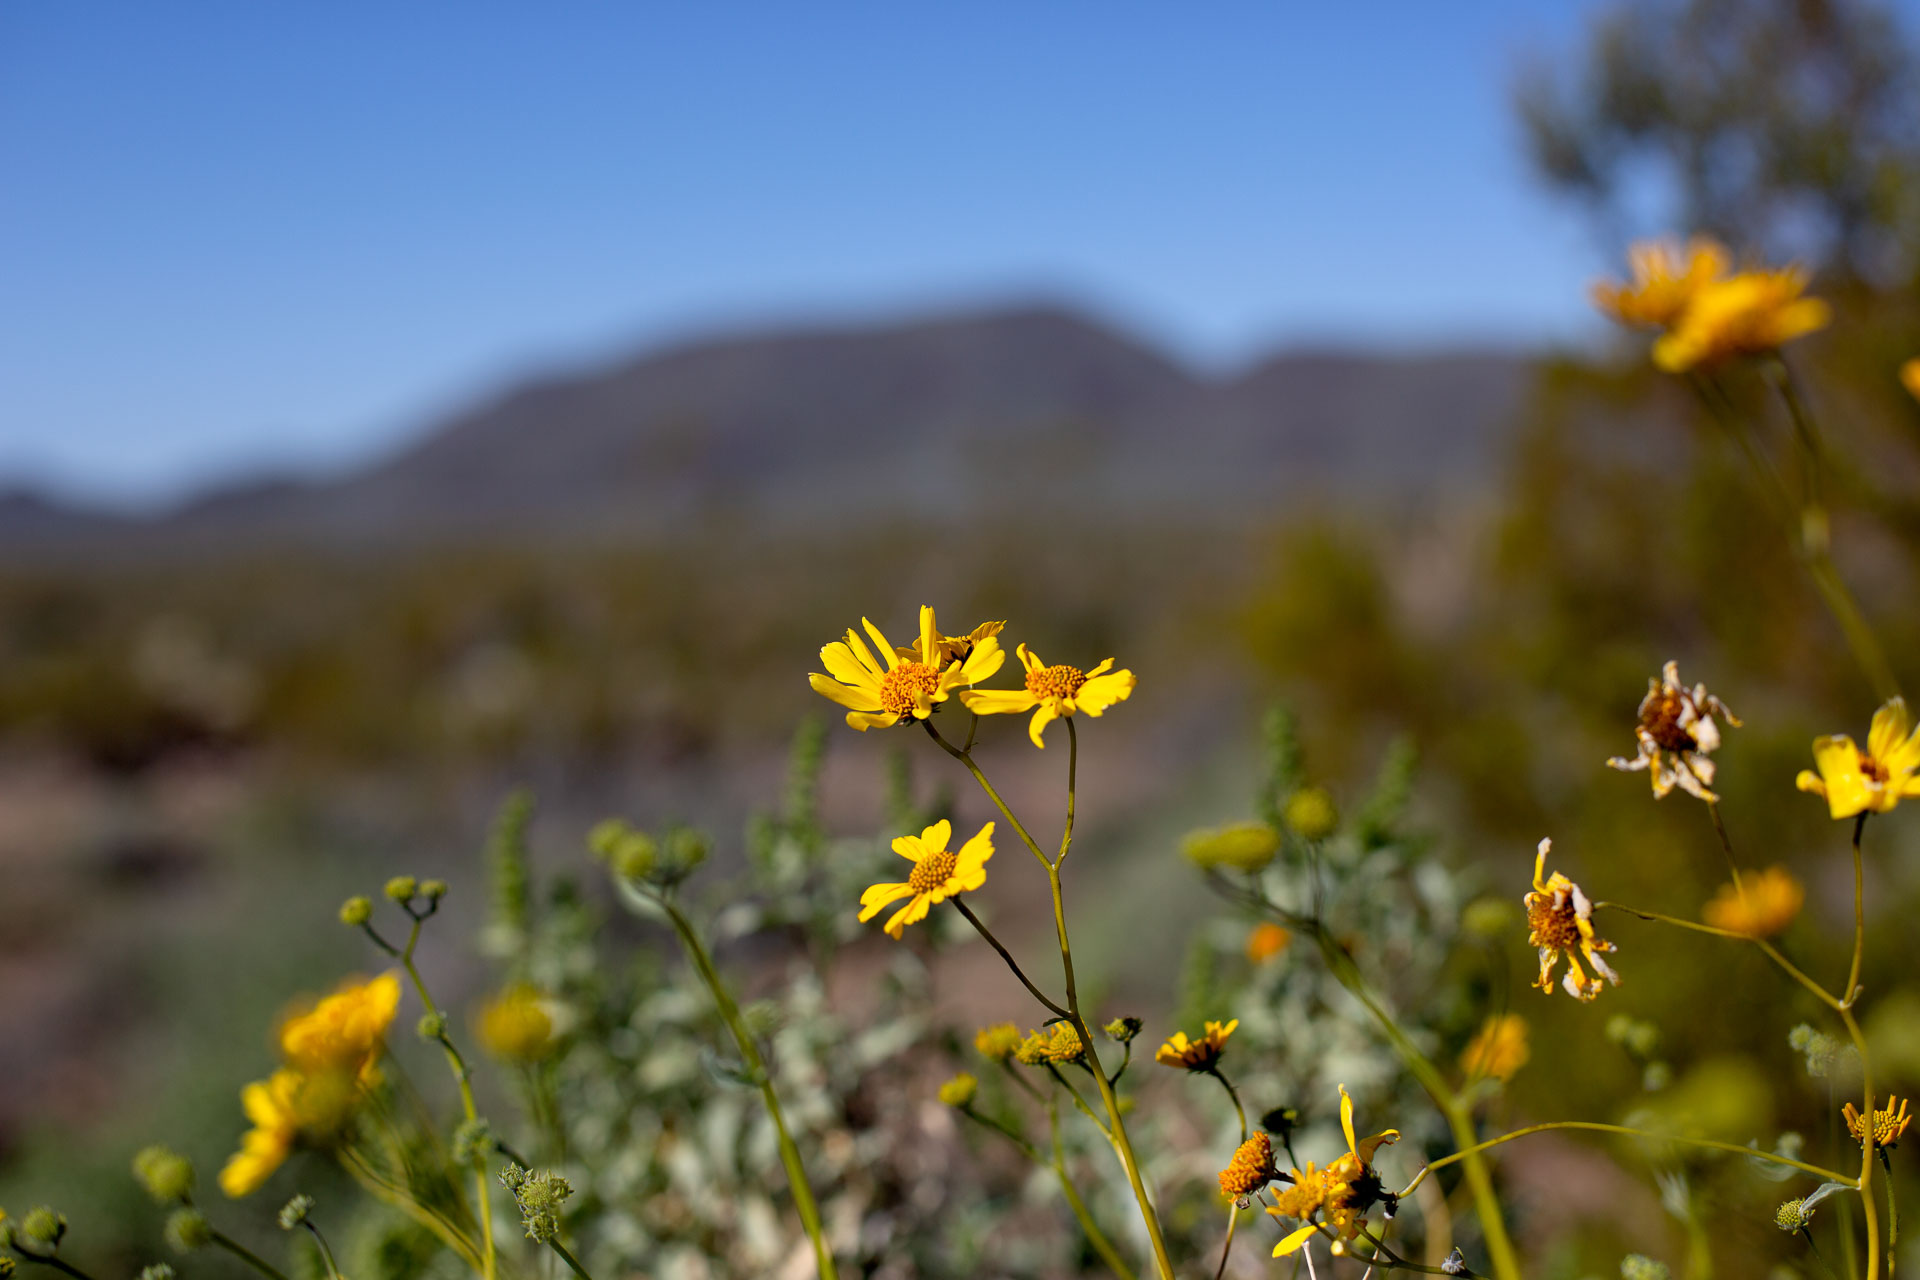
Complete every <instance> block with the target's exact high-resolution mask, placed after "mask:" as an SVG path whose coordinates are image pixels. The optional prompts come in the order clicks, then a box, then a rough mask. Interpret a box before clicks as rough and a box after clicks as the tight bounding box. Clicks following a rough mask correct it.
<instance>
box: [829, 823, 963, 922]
mask: <svg viewBox="0 0 1920 1280" xmlns="http://www.w3.org/2000/svg"><path fill="white" fill-rule="evenodd" d="M952 838H953V824H952V823H950V822H948V821H947V820H946V819H945V818H942V819H941V820H940V821H938V822H936V823H934V824H933V825H932V826H930V827H928V828H927V829H926V830H925V831H922V832H921V833H920V834H919V835H917V836H900V837H899V838H897V839H896V840H894V842H893V851H894V852H895V853H897V854H899V855H900V856H901V857H903V858H905V859H906V860H907V861H908V862H911V863H912V864H913V871H912V872H911V873H910V874H909V875H908V876H907V879H906V881H905V882H904V883H892V884H876V885H873V886H872V887H871V888H869V889H868V890H867V891H866V892H865V893H863V894H861V895H860V919H861V921H862V922H865V921H868V920H871V919H873V918H874V917H875V916H876V915H878V914H880V910H881V908H882V907H885V906H888V905H889V904H891V903H895V902H898V901H900V899H902V898H906V899H909V901H908V902H907V905H906V906H904V907H902V908H900V910H898V911H896V912H894V914H893V918H892V919H890V920H888V921H887V924H886V930H887V933H888V934H889V935H891V936H893V937H895V938H898V937H899V936H900V934H901V932H902V931H903V930H904V929H905V928H906V927H907V926H908V925H910V924H914V923H917V922H918V921H921V920H925V919H926V918H927V912H928V911H929V910H931V909H932V908H933V907H935V906H937V905H938V904H940V903H942V902H945V901H946V900H947V899H948V898H951V897H953V896H954V895H956V894H960V893H965V892H967V891H968V890H971V889H978V888H979V887H980V886H981V885H983V884H985V883H986V882H987V859H989V858H991V857H993V824H992V823H991V822H989V823H988V824H987V825H986V826H984V827H982V828H980V833H979V834H978V835H976V836H974V838H973V839H971V840H969V841H967V842H966V843H965V844H963V845H961V846H960V850H959V852H958V853H956V852H954V851H952V850H950V849H948V848H947V842H948V841H949V840H951V839H952Z"/></svg>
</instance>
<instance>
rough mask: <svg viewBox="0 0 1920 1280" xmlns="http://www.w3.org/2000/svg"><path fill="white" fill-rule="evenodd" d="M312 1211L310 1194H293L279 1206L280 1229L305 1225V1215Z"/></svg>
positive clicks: (285, 1229)
mask: <svg viewBox="0 0 1920 1280" xmlns="http://www.w3.org/2000/svg"><path fill="white" fill-rule="evenodd" d="M312 1212H313V1197H312V1196H295V1197H294V1198H293V1199H291V1200H289V1201H287V1202H286V1203H285V1204H284V1205H282V1206H280V1229H281V1230H282V1231H292V1230H293V1229H294V1228H295V1227H302V1226H305V1225H306V1222H307V1217H308V1215H309V1214H311V1213H312Z"/></svg>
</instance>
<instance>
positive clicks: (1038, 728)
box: [1027, 698, 1060, 751]
mask: <svg viewBox="0 0 1920 1280" xmlns="http://www.w3.org/2000/svg"><path fill="white" fill-rule="evenodd" d="M1059 718H1060V712H1059V710H1058V709H1057V707H1056V705H1055V703H1054V700H1053V699H1052V698H1049V699H1047V700H1046V701H1045V702H1042V703H1041V704H1040V706H1039V708H1038V709H1037V710H1035V711H1034V713H1033V719H1032V720H1031V721H1029V722H1028V723H1027V736H1028V737H1029V738H1032V739H1033V745H1034V746H1036V747H1038V748H1040V749H1041V750H1042V751H1045V750H1046V749H1047V744H1046V743H1045V742H1044V741H1042V740H1041V738H1040V735H1041V734H1043V733H1045V732H1046V729H1047V726H1048V725H1050V724H1052V723H1053V722H1054V721H1055V720H1058V719H1059Z"/></svg>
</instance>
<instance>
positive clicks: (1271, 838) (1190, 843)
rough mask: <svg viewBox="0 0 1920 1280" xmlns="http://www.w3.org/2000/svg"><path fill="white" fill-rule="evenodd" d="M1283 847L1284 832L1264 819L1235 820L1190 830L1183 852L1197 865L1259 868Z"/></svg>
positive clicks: (1250, 869)
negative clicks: (1250, 820) (1225, 823)
mask: <svg viewBox="0 0 1920 1280" xmlns="http://www.w3.org/2000/svg"><path fill="white" fill-rule="evenodd" d="M1279 851H1280V833H1279V832H1277V831H1275V830H1274V829H1273V828H1272V827H1270V826H1268V825H1267V824H1266V823H1264V822H1233V823H1229V824H1227V825H1226V826H1224V827H1203V828H1201V829H1200V830H1198V831H1191V832H1188V833H1187V838H1186V839H1184V840H1182V841H1181V842H1180V852H1182V853H1183V854H1185V855H1186V856H1187V860H1188V861H1190V862H1192V863H1193V864H1194V865H1195V866H1198V867H1204V868H1207V869H1212V868H1215V867H1224V868H1226V869H1228V870H1232V871H1249V872H1251V871H1259V870H1260V869H1261V868H1263V867H1265V866H1266V865H1267V864H1268V863H1269V862H1272V861H1273V855H1274V854H1276V853H1278V852H1279Z"/></svg>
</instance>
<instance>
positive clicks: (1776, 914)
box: [1701, 867, 1807, 938]
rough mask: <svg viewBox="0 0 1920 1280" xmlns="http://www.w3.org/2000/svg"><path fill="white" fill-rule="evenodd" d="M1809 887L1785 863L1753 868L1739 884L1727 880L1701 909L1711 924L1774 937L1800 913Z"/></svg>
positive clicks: (1738, 931)
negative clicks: (1804, 885) (1794, 875)
mask: <svg viewBox="0 0 1920 1280" xmlns="http://www.w3.org/2000/svg"><path fill="white" fill-rule="evenodd" d="M1806 896H1807V893H1806V890H1805V889H1804V888H1802V887H1801V885H1800V882H1799V881H1798V880H1795V879H1794V878H1793V877H1792V876H1791V875H1789V874H1788V873H1787V869H1786V868H1785V867H1768V868H1767V869H1766V870H1765V871H1750V872H1748V873H1747V874H1746V875H1744V876H1742V877H1741V878H1740V881H1739V883H1738V884H1723V885H1721V886H1720V889H1719V892H1717V893H1715V894H1714V896H1713V899H1712V901H1710V902H1708V903H1707V905H1706V907H1705V909H1704V910H1703V911H1702V912H1701V914H1702V915H1703V916H1705V917H1706V921H1707V923H1708V924H1710V925H1713V926H1714V927H1715V928H1718V929H1731V930H1732V931H1733V932H1735V933H1744V934H1746V935H1747V936H1748V937H1751V938H1771V937H1772V936H1773V935H1774V934H1776V933H1779V932H1780V931H1781V930H1783V929H1785V928H1786V927H1787V926H1788V925H1790V924H1792V923H1793V920H1794V917H1795V916H1797V915H1799V914H1800V904H1801V903H1802V902H1804V901H1805V900H1806Z"/></svg>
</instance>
